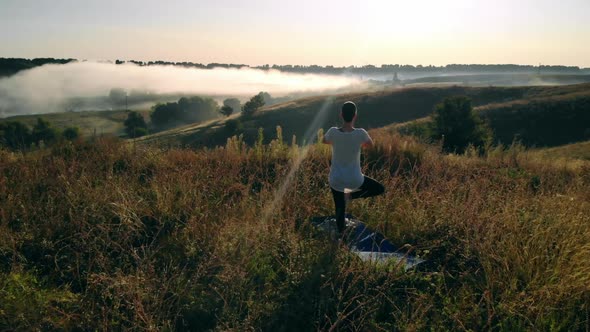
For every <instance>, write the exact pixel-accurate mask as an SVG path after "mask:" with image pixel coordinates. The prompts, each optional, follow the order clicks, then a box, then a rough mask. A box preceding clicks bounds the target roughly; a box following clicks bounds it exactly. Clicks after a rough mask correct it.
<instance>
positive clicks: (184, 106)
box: [150, 97, 219, 130]
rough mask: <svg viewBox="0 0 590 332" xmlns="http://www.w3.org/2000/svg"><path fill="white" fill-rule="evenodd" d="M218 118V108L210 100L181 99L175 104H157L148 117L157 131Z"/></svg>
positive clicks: (214, 102)
mask: <svg viewBox="0 0 590 332" xmlns="http://www.w3.org/2000/svg"><path fill="white" fill-rule="evenodd" d="M218 116H219V106H218V105H217V102H216V101H215V100H213V99H212V98H202V97H190V98H187V97H182V98H180V99H179V100H178V102H176V103H166V104H158V105H156V106H154V107H153V112H152V113H151V115H150V117H151V120H152V125H153V126H154V128H155V129H157V130H163V129H167V128H172V127H174V126H177V125H182V124H188V123H194V122H200V121H206V120H210V119H214V118H216V117H218Z"/></svg>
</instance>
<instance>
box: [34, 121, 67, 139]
mask: <svg viewBox="0 0 590 332" xmlns="http://www.w3.org/2000/svg"><path fill="white" fill-rule="evenodd" d="M32 137H33V142H34V143H35V144H37V145H39V144H40V143H41V142H43V143H44V144H52V143H54V142H55V141H57V139H58V138H59V137H60V133H59V131H58V130H57V129H55V128H53V127H52V126H51V123H49V121H46V120H43V119H42V118H37V123H36V124H35V125H34V126H33V132H32Z"/></svg>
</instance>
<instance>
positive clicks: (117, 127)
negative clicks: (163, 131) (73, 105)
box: [0, 110, 149, 136]
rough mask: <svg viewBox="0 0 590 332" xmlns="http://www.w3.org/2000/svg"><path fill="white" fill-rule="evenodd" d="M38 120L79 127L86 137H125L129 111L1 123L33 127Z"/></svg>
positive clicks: (24, 118) (26, 117)
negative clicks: (17, 123)
mask: <svg viewBox="0 0 590 332" xmlns="http://www.w3.org/2000/svg"><path fill="white" fill-rule="evenodd" d="M140 113H142V114H143V115H144V117H146V119H147V118H149V117H148V113H149V112H148V111H141V112H140ZM37 118H43V119H45V120H47V121H49V122H50V123H51V124H52V125H53V126H54V127H56V128H59V129H65V128H67V127H78V128H79V129H80V132H81V134H82V135H84V136H92V135H116V136H119V135H124V134H125V126H124V125H123V122H124V121H125V119H127V111H125V110H114V111H80V112H63V113H50V114H33V115H19V116H12V117H8V118H4V119H0V122H1V121H20V122H22V123H25V124H27V125H28V126H29V127H32V126H34V125H35V123H36V122H37Z"/></svg>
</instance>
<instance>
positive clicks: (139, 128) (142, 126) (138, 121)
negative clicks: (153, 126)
mask: <svg viewBox="0 0 590 332" xmlns="http://www.w3.org/2000/svg"><path fill="white" fill-rule="evenodd" d="M124 124H125V132H126V133H127V136H129V137H131V138H135V137H141V136H144V135H145V134H147V124H146V123H145V120H144V118H143V116H142V115H141V114H139V113H137V112H129V115H127V120H125V122H124Z"/></svg>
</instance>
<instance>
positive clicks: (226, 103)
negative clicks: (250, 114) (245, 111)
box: [223, 98, 242, 112]
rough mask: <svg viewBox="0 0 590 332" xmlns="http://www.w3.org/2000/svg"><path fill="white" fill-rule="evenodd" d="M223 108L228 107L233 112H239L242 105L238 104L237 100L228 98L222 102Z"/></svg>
mask: <svg viewBox="0 0 590 332" xmlns="http://www.w3.org/2000/svg"><path fill="white" fill-rule="evenodd" d="M223 106H229V107H231V108H232V109H233V110H234V112H235V111H239V110H240V109H241V108H242V103H240V100H239V99H238V98H228V99H226V100H224V101H223Z"/></svg>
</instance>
